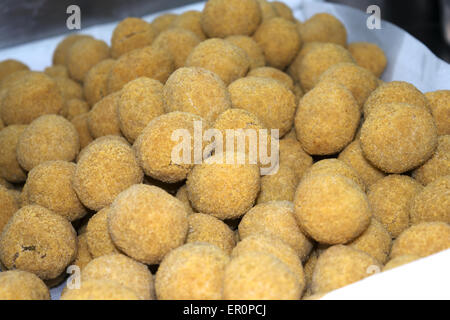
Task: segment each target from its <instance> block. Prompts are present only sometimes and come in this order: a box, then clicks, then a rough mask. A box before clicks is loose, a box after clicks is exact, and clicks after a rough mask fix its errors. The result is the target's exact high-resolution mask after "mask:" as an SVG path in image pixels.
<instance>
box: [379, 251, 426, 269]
mask: <svg viewBox="0 0 450 320" xmlns="http://www.w3.org/2000/svg"><path fill="white" fill-rule="evenodd" d="M417 259H420V257H419V256H415V255H403V256H398V257H396V258H394V259H391V260H389V261H388V262H387V263H386V265H385V266H384V267H383V271H387V270H391V269H394V268H397V267H400V266H402V265H404V264H407V263H410V262H413V261H416V260H417Z"/></svg>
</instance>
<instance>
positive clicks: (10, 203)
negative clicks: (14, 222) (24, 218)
mask: <svg viewBox="0 0 450 320" xmlns="http://www.w3.org/2000/svg"><path fill="white" fill-rule="evenodd" d="M0 203H1V204H2V205H1V206H0V233H1V232H2V230H3V228H4V227H5V226H6V224H7V223H8V221H9V219H10V218H11V217H12V216H13V214H14V213H15V212H16V211H17V210H19V202H18V201H17V198H16V197H15V196H14V193H13V192H12V190H10V189H8V188H7V187H5V186H3V185H0Z"/></svg>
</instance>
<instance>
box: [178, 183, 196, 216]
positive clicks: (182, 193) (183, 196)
mask: <svg viewBox="0 0 450 320" xmlns="http://www.w3.org/2000/svg"><path fill="white" fill-rule="evenodd" d="M175 197H176V198H177V199H178V200H180V201H181V202H182V203H183V204H184V207H185V208H186V212H187V213H188V215H190V214H193V213H194V209H192V205H191V203H190V202H189V198H188V194H187V187H186V184H184V185H183V186H181V188H180V189H178V190H177V193H176V195H175Z"/></svg>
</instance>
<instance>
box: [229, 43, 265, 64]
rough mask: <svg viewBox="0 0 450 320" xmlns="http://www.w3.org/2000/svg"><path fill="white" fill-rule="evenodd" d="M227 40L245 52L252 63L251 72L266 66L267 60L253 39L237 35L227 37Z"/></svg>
mask: <svg viewBox="0 0 450 320" xmlns="http://www.w3.org/2000/svg"><path fill="white" fill-rule="evenodd" d="M225 40H227V41H229V42H231V43H232V44H234V45H235V46H237V47H239V48H241V49H242V50H244V51H245V53H246V54H247V57H248V59H249V61H250V70H252V69H255V68H259V67H263V66H265V65H266V58H265V57H264V52H263V50H262V49H261V47H260V46H259V45H258V44H257V43H256V41H255V40H253V39H252V38H250V37H248V36H242V35H241V36H239V35H237V36H229V37H226V38H225Z"/></svg>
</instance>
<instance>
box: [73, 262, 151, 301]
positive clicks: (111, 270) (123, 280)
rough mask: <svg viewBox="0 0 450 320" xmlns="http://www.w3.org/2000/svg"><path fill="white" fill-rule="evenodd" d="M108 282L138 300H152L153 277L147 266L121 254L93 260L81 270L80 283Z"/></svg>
mask: <svg viewBox="0 0 450 320" xmlns="http://www.w3.org/2000/svg"><path fill="white" fill-rule="evenodd" d="M87 280H108V281H114V282H117V283H119V284H120V285H122V286H124V287H126V288H128V289H130V290H132V291H133V292H134V293H136V295H137V296H138V297H139V299H142V300H152V299H154V296H155V294H154V284H153V275H152V274H151V273H150V271H149V270H148V268H147V266H146V265H144V264H142V263H140V262H137V261H135V260H133V259H131V258H128V257H127V256H125V255H123V254H109V255H104V256H101V257H98V258H95V259H94V260H92V261H91V262H89V263H88V265H87V266H86V267H85V268H84V269H83V272H82V274H81V281H82V282H84V281H87Z"/></svg>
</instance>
